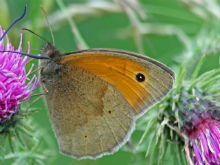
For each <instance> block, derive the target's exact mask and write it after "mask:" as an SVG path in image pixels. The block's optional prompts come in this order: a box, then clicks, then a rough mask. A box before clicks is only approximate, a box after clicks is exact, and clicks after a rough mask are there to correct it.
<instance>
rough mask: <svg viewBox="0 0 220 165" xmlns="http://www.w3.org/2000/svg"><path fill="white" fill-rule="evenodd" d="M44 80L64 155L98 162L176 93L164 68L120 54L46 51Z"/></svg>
mask: <svg viewBox="0 0 220 165" xmlns="http://www.w3.org/2000/svg"><path fill="white" fill-rule="evenodd" d="M42 56H47V57H49V58H50V59H49V60H45V61H43V62H41V63H40V67H42V69H41V71H40V81H41V84H42V87H43V89H45V90H47V91H48V92H47V93H46V95H45V100H46V104H47V107H48V109H49V116H50V119H51V122H52V125H53V128H54V131H55V134H56V137H57V139H58V142H59V147H60V151H61V153H63V154H66V155H69V156H72V157H74V158H77V159H83V158H91V159H96V158H99V157H101V156H102V155H107V154H111V153H113V152H115V151H117V150H118V149H119V148H120V147H121V146H122V145H123V144H124V143H126V142H127V141H128V139H129V138H130V135H131V133H132V132H133V130H134V125H135V120H136V119H137V118H139V117H140V116H141V115H143V114H144V113H145V112H146V111H147V109H149V108H150V107H151V106H153V105H154V104H155V103H157V102H159V101H160V100H161V99H162V98H163V97H164V96H165V95H166V94H167V93H169V91H170V90H171V88H172V86H173V83H174V79H175V75H174V72H173V71H172V70H171V69H169V68H168V67H166V66H165V65H163V64H161V63H159V62H157V61H155V60H153V59H151V58H149V57H146V56H143V55H140V54H137V53H132V52H128V51H123V50H116V49H88V50H80V51H74V52H69V53H65V54H61V53H60V51H59V50H58V49H56V48H55V47H54V46H53V45H52V44H50V43H47V44H46V45H45V46H44V47H43V49H42Z"/></svg>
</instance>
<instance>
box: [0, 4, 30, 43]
mask: <svg viewBox="0 0 220 165" xmlns="http://www.w3.org/2000/svg"><path fill="white" fill-rule="evenodd" d="M26 11H27V6H25V7H24V11H23V13H22V14H21V15H20V16H19V17H18V18H16V19H15V20H14V21H13V22H12V23H11V25H10V26H9V27H8V28H7V30H6V31H5V32H4V33H3V35H2V36H1V37H0V41H1V40H2V39H3V38H4V36H5V35H6V34H7V32H8V31H9V30H10V29H11V27H12V26H13V25H14V24H16V23H17V22H18V21H19V20H21V19H22V18H23V17H24V15H25V13H26Z"/></svg>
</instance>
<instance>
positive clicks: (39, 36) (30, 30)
mask: <svg viewBox="0 0 220 165" xmlns="http://www.w3.org/2000/svg"><path fill="white" fill-rule="evenodd" d="M22 30H26V31H29V32H31V33H32V34H34V35H36V36H38V37H40V38H41V39H43V40H44V41H46V42H47V43H50V42H49V41H47V40H46V39H45V38H43V37H41V36H40V35H38V34H36V33H34V32H33V31H32V30H30V29H27V28H22Z"/></svg>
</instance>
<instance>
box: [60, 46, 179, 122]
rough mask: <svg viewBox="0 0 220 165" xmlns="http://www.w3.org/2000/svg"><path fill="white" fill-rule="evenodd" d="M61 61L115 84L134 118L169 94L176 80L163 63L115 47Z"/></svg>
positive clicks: (77, 54) (79, 52) (72, 53)
mask: <svg viewBox="0 0 220 165" xmlns="http://www.w3.org/2000/svg"><path fill="white" fill-rule="evenodd" d="M61 64H64V65H67V66H78V67H80V68H83V69H85V70H88V71H90V72H92V73H93V74H95V75H97V76H99V77H100V78H101V79H103V80H105V81H106V82H109V83H110V84H112V85H113V86H115V87H116V88H117V89H119V91H120V92H121V93H122V94H123V95H124V97H125V98H126V100H127V101H128V102H129V104H130V105H131V107H132V111H133V113H134V115H135V118H138V117H140V116H141V115H142V114H143V113H145V112H146V111H147V109H149V108H150V107H151V106H153V105H154V104H155V103H157V102H158V101H160V100H161V99H162V98H163V97H164V96H165V95H166V94H167V93H169V91H170V90H171V88H172V86H173V83H174V79H175V75H174V72H173V71H172V70H171V69H169V68H168V67H166V66H165V65H163V64H161V63H159V62H157V61H155V60H153V59H151V58H148V57H146V56H143V55H139V54H136V53H132V52H128V51H122V50H115V49H88V50H82V51H76V52H70V53H67V54H65V55H64V56H63V57H62V59H61ZM138 76H141V77H140V78H143V79H144V81H142V80H143V79H142V80H141V81H140V80H139V79H138Z"/></svg>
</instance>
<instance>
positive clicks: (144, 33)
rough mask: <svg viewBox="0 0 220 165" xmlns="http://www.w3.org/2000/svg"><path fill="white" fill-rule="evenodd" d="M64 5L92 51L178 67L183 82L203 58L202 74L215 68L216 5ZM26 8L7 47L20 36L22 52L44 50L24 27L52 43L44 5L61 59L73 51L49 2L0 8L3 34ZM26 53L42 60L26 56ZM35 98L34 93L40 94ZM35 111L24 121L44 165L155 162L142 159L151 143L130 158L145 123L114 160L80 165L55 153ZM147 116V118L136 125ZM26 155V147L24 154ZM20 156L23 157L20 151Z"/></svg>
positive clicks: (2, 2)
mask: <svg viewBox="0 0 220 165" xmlns="http://www.w3.org/2000/svg"><path fill="white" fill-rule="evenodd" d="M63 3H64V4H65V5H66V6H67V8H66V11H67V12H69V15H70V17H71V18H72V19H73V20H74V21H75V23H76V26H77V28H78V30H79V32H80V34H81V36H82V38H83V39H84V41H85V42H86V43H87V45H88V46H89V47H90V48H114V49H123V50H128V51H133V52H138V53H141V54H144V55H147V56H149V57H151V58H154V59H156V60H158V61H160V62H162V63H164V64H166V65H167V66H169V67H171V68H172V69H174V71H175V72H177V71H178V68H179V66H180V65H181V64H183V65H184V66H185V67H186V68H187V71H188V72H187V75H188V76H189V77H190V74H191V71H192V69H193V68H194V67H195V64H197V62H198V60H199V59H200V57H201V56H202V55H203V54H206V55H207V57H206V60H205V64H204V65H203V67H202V70H201V73H203V72H205V71H209V70H211V69H215V68H219V51H220V42H219V41H220V2H219V1H217V0H209V1H205V0H197V1H194V0H166V1H164V0H140V1H137V0H63ZM25 5H27V13H26V16H25V17H24V18H23V19H22V20H21V21H20V22H18V23H17V24H16V25H15V26H14V27H13V28H12V29H11V30H10V31H9V32H8V35H9V39H10V42H12V44H13V45H15V47H18V45H19V38H20V33H23V51H26V50H27V42H28V41H30V43H31V49H41V47H42V46H43V45H44V44H45V42H44V41H43V40H42V39H40V38H38V37H36V36H34V35H33V34H31V33H29V32H26V31H22V30H21V28H23V27H24V28H29V29H31V30H33V31H34V32H36V33H37V34H40V35H41V36H43V37H44V38H45V39H47V40H49V41H52V38H51V33H50V31H49V28H48V26H47V24H46V21H45V18H44V15H43V12H42V10H41V9H40V7H39V5H42V6H43V7H44V9H45V10H46V12H47V14H48V19H49V22H50V25H51V28H52V31H53V33H54V38H55V44H56V46H57V48H59V49H60V50H61V52H69V51H73V50H77V46H76V44H77V43H76V42H75V41H77V39H75V37H74V36H75V35H74V34H73V33H72V30H71V26H70V24H69V22H68V21H67V19H66V17H65V15H64V14H63V12H62V11H61V9H60V7H59V5H58V4H57V2H56V1H53V0H34V1H30V0H22V1H18V0H7V1H6V0H0V24H1V26H2V27H3V29H6V28H7V27H8V26H9V25H10V23H11V22H12V21H13V20H14V19H15V18H17V17H18V16H19V15H20V14H21V13H22V11H23V9H24V6H25ZM30 53H32V54H39V53H40V52H39V51H36V50H32V51H31V52H30ZM34 63H35V69H36V68H37V64H38V61H37V60H34ZM29 67H30V65H29ZM35 93H40V89H39V87H38V89H37V90H35ZM32 101H33V99H31V100H30V101H29V102H28V103H26V104H25V105H26V106H27V105H28V104H30V103H31V102H32ZM25 105H24V106H25ZM34 107H40V108H42V110H40V111H39V112H38V113H36V114H34V115H32V116H31V117H30V118H31V125H32V126H33V128H34V129H35V130H36V134H37V135H36V136H37V138H38V139H41V140H40V141H41V143H40V146H39V148H38V149H37V150H36V151H35V152H36V153H38V154H39V159H41V158H42V159H41V160H42V162H43V163H44V164H46V165H49V164H52V165H60V164H63V165H90V164H91V165H104V164H105V165H112V164H113V165H136V164H137V165H141V164H145V165H146V164H149V162H150V161H151V164H156V162H157V160H154V159H156V158H157V156H158V155H154V153H152V152H151V151H149V155H148V157H146V158H145V154H146V152H147V143H149V142H150V138H146V140H145V141H144V142H143V143H142V145H141V146H140V147H139V148H138V149H137V150H136V147H137V144H138V142H139V140H140V138H141V136H142V134H143V132H144V130H145V128H146V125H147V123H145V124H143V125H142V126H141V127H137V129H136V130H135V132H134V133H133V134H132V137H131V140H130V141H129V143H128V144H127V145H125V146H123V147H122V148H121V149H120V150H119V151H118V152H116V153H114V154H113V155H108V156H104V157H103V158H100V159H98V160H81V161H78V160H75V159H73V158H71V157H68V156H65V155H62V154H60V153H59V148H58V143H57V140H56V138H55V136H54V132H53V129H52V127H51V124H50V121H49V116H48V113H47V109H46V107H45V105H44V102H43V100H40V101H38V102H37V103H36V104H34ZM148 115H149V114H148V113H147V114H145V116H144V117H143V118H141V119H139V120H138V121H137V123H139V122H140V121H143V119H144V118H145V117H147V116H148ZM27 143H28V139H27ZM36 143H37V142H36ZM31 147H32V146H31V145H29V146H28V149H30V148H31ZM20 150H21V152H24V150H23V149H20ZM5 153H6V159H5V160H4V161H2V160H0V164H4V165H9V164H12V163H13V162H15V163H14V164H16V161H17V160H18V159H19V158H20V156H19V155H17V156H14V157H13V156H11V155H10V150H9V148H6V151H5ZM7 154H8V156H7ZM176 154H177V153H175V150H173V149H168V151H167V152H166V154H165V157H164V158H163V160H162V161H161V164H164V165H172V164H175V165H177V164H178V162H177V161H176ZM40 156H42V157H40ZM27 164H32V163H31V162H29V163H27Z"/></svg>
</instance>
